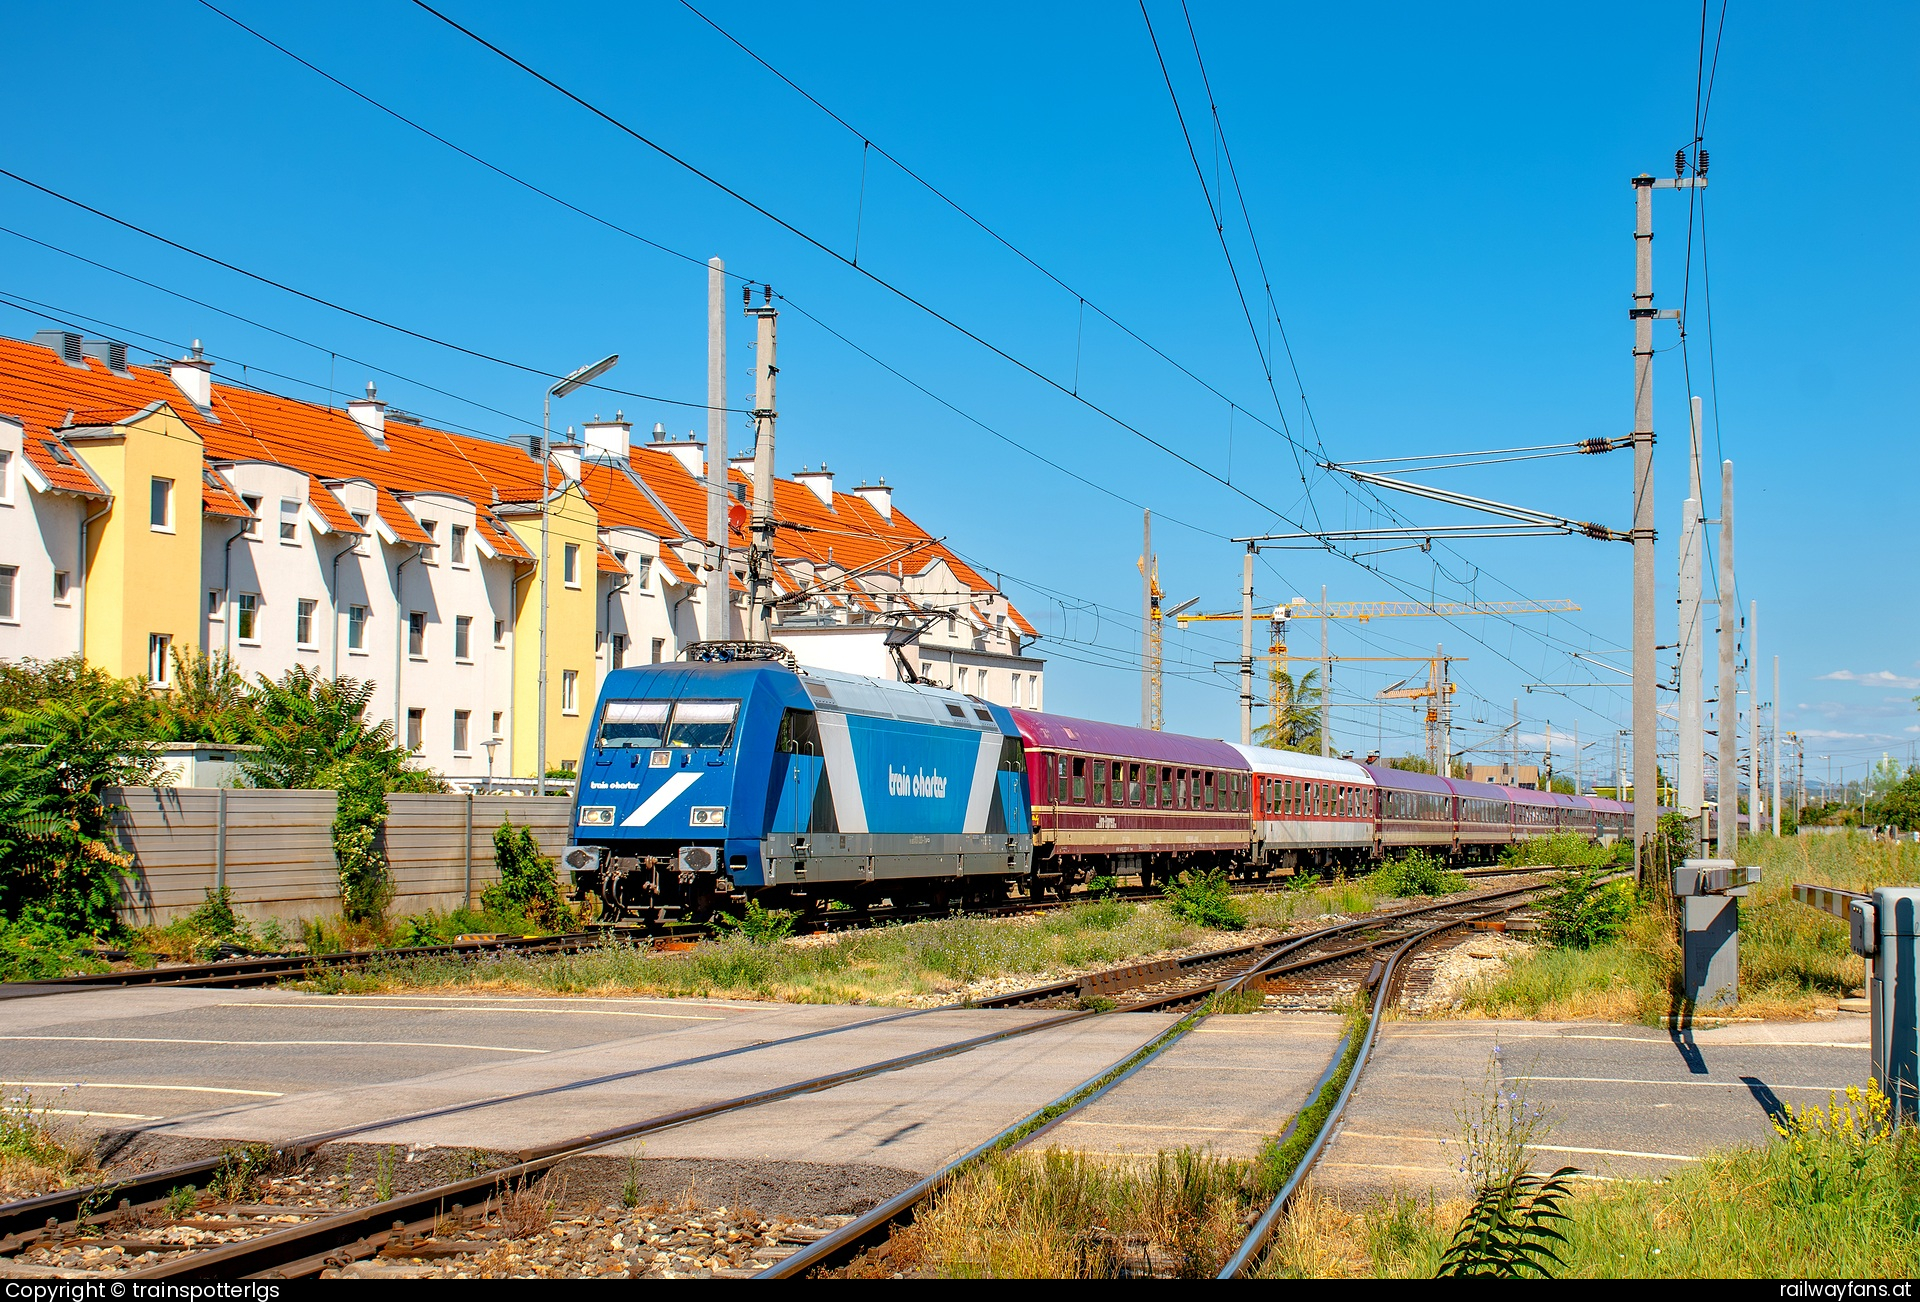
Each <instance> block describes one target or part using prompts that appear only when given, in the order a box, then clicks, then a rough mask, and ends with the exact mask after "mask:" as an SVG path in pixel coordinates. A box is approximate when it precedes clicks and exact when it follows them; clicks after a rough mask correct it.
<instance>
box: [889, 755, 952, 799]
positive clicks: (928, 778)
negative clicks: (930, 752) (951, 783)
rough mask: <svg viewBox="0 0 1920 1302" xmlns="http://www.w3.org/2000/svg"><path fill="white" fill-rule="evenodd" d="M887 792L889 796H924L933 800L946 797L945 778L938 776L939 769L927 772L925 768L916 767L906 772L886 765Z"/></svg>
mask: <svg viewBox="0 0 1920 1302" xmlns="http://www.w3.org/2000/svg"><path fill="white" fill-rule="evenodd" d="M887 794H888V795H890V796H925V797H929V798H931V799H934V800H945V799H946V798H947V780H946V779H945V778H944V777H942V776H940V770H939V769H935V770H934V771H933V772H931V773H928V772H927V771H926V770H925V769H916V770H914V771H913V772H912V773H908V772H906V771H905V770H903V769H897V768H895V767H893V765H891V764H889V765H887Z"/></svg>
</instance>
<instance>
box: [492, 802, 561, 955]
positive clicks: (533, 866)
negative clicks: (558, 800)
mask: <svg viewBox="0 0 1920 1302" xmlns="http://www.w3.org/2000/svg"><path fill="white" fill-rule="evenodd" d="M493 864H494V867H495V868H496V869H497V870H498V871H499V873H500V880H498V881H496V882H495V883H494V884H493V885H491V886H489V887H487V888H486V889H485V890H483V891H481V892H480V905H481V907H482V908H484V909H486V910H487V912H489V913H495V914H503V915H504V914H518V915H520V916H522V917H525V918H527V919H528V920H529V921H531V922H534V923H536V924H538V925H539V926H542V927H548V928H554V929H558V928H561V927H563V926H565V925H566V924H567V923H568V922H570V921H571V917H570V915H569V912H568V909H567V903H566V901H565V900H564V899H562V898H561V897H560V883H559V881H558V880H557V879H556V878H555V877H554V872H553V860H551V859H549V858H547V857H546V856H545V855H543V854H541V853H540V843H539V842H537V841H535V840H534V839H533V831H532V829H530V828H526V827H517V826H515V825H514V822H513V820H512V819H510V818H502V819H501V820H500V826H499V827H497V828H495V829H494V830H493Z"/></svg>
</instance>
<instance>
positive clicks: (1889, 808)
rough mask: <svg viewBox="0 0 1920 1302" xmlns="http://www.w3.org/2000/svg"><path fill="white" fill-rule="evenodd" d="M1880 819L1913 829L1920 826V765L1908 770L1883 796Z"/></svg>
mask: <svg viewBox="0 0 1920 1302" xmlns="http://www.w3.org/2000/svg"><path fill="white" fill-rule="evenodd" d="M1878 813H1879V817H1880V821H1881V822H1883V823H1885V824H1887V825H1888V826H1890V827H1897V828H1900V829H1901V830H1903V831H1912V830H1913V829H1914V828H1916V827H1920V767H1914V768H1910V769H1908V770H1907V774H1906V776H1905V777H1903V778H1901V779H1900V781H1899V782H1897V783H1895V784H1894V785H1893V787H1892V788H1891V789H1890V790H1889V791H1888V792H1887V794H1886V795H1885V796H1883V797H1881V800H1880V808H1879V811H1878Z"/></svg>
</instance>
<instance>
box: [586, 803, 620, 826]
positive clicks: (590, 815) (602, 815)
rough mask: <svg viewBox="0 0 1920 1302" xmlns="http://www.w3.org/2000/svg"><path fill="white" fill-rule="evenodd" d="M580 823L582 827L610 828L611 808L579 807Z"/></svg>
mask: <svg viewBox="0 0 1920 1302" xmlns="http://www.w3.org/2000/svg"><path fill="white" fill-rule="evenodd" d="M580 823H581V826H583V827H612V826H613V806H612V805H582V806H581V807H580Z"/></svg>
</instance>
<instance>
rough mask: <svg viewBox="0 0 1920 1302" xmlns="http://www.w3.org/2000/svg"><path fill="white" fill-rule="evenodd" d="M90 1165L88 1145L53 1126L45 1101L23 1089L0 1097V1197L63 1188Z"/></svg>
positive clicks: (91, 1151)
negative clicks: (38, 1101) (34, 1098)
mask: <svg viewBox="0 0 1920 1302" xmlns="http://www.w3.org/2000/svg"><path fill="white" fill-rule="evenodd" d="M63 1092H64V1091H63ZM93 1170H94V1160H93V1150H92V1148H91V1147H90V1146H89V1145H88V1144H86V1143H85V1142H84V1141H83V1140H81V1139H80V1138H78V1137H77V1136H74V1135H69V1134H65V1133H62V1132H61V1131H60V1130H59V1129H57V1128H56V1126H55V1124H54V1120H53V1116H52V1112H51V1109H50V1107H49V1106H48V1105H46V1104H36V1103H35V1102H34V1100H33V1096H32V1095H31V1094H29V1093H27V1092H26V1091H25V1090H21V1091H20V1092H19V1093H18V1094H15V1093H13V1092H12V1091H11V1090H8V1091H7V1093H6V1095H5V1097H0V1198H9V1199H11V1198H24V1197H28V1196H30V1195H33V1194H38V1193H46V1192H47V1191H49V1190H52V1189H60V1188H64V1187H66V1186H67V1185H69V1184H73V1183H75V1182H76V1179H77V1178H78V1177H80V1176H84V1175H90V1174H92V1172H93Z"/></svg>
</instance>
